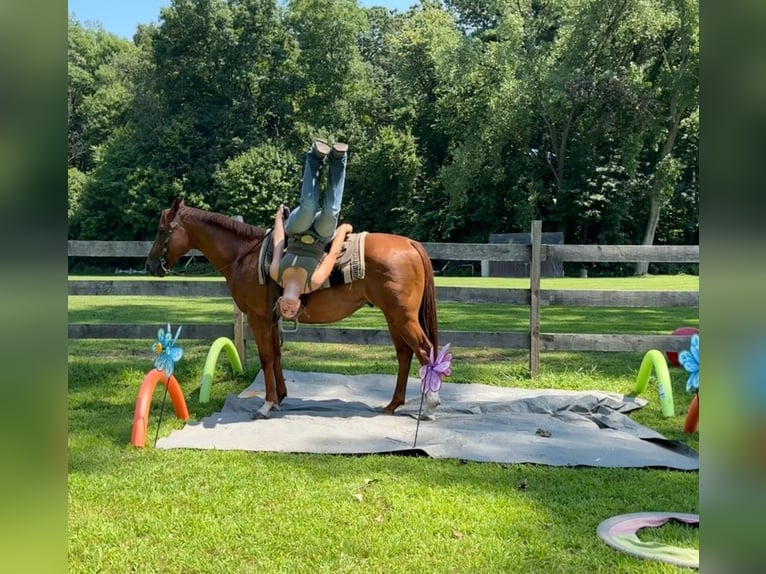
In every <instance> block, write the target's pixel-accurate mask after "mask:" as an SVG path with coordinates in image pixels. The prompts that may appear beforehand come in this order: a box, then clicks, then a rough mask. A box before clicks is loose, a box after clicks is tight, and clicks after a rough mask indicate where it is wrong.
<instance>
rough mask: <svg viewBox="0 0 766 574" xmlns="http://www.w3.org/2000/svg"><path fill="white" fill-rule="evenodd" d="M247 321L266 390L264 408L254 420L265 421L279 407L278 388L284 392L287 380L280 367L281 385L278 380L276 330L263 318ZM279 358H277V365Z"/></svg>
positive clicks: (248, 318)
mask: <svg viewBox="0 0 766 574" xmlns="http://www.w3.org/2000/svg"><path fill="white" fill-rule="evenodd" d="M247 321H248V323H249V324H250V330H251V331H252V332H253V337H254V338H255V344H256V346H257V347H258V358H259V359H260V361H261V369H263V384H264V387H265V390H266V395H265V397H264V402H263V406H262V407H261V408H260V409H258V411H257V412H256V413H255V415H254V417H253V418H256V419H265V418H268V417H269V414H270V413H271V409H272V408H275V407H278V406H279V400H280V398H279V395H278V393H277V387H278V386H281V387H282V389H283V391H284V388H285V380H284V377H283V376H282V368H281V366H280V367H279V378H280V379H281V383H279V382H278V380H277V372H276V370H275V353H274V349H275V341H274V330H273V329H272V327H271V325H270V322H268V321H266V320H265V318H263V317H256V316H254V315H253V316H251V315H248V317H247ZM276 345H277V347H278V345H279V340H278V339H277V341H276ZM278 362H279V357H277V363H278Z"/></svg>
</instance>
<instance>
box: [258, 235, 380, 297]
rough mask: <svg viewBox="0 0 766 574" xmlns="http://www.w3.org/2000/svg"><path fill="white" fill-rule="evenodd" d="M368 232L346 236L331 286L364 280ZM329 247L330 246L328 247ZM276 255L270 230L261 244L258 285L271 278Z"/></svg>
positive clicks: (331, 279) (333, 272)
mask: <svg viewBox="0 0 766 574" xmlns="http://www.w3.org/2000/svg"><path fill="white" fill-rule="evenodd" d="M366 237H367V232H366V231H363V232H361V233H350V234H349V235H347V236H346V240H345V241H344V242H343V246H342V247H341V249H340V254H339V255H338V260H337V261H336V262H335V267H334V268H333V271H332V273H331V274H330V280H329V281H330V283H329V285H327V284H326V286H328V287H329V286H330V285H340V284H343V283H351V282H352V281H355V280H357V279H364V272H365V266H364V241H365V238H366ZM328 247H329V246H328ZM273 254H274V235H273V233H272V232H271V230H269V231H268V232H267V234H266V236H265V237H264V239H263V243H262V244H261V250H260V253H259V254H258V284H259V285H265V284H266V282H267V280H268V278H269V266H270V265H271V258H272V256H273Z"/></svg>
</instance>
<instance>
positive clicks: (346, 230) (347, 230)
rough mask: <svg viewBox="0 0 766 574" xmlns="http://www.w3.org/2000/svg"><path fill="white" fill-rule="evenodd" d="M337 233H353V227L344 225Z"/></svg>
mask: <svg viewBox="0 0 766 574" xmlns="http://www.w3.org/2000/svg"><path fill="white" fill-rule="evenodd" d="M338 231H340V233H341V235H347V234H349V233H351V232H352V231H354V227H353V226H352V225H351V224H350V223H344V224H342V225H341V226H340V227H338Z"/></svg>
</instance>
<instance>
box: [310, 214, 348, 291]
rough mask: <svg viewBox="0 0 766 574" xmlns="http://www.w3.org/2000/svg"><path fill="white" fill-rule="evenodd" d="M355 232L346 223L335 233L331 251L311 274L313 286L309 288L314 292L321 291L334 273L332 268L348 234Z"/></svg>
mask: <svg viewBox="0 0 766 574" xmlns="http://www.w3.org/2000/svg"><path fill="white" fill-rule="evenodd" d="M353 230H354V228H353V227H351V225H350V224H348V223H344V224H343V225H341V226H339V227H338V229H337V230H336V232H335V238H334V239H333V240H332V245H330V251H329V252H328V253H327V255H325V257H324V259H322V262H321V263H320V264H319V265H317V268H316V269H315V270H314V272H313V273H312V274H311V285H310V286H309V287H310V288H311V290H312V291H314V290H316V289H319V288H320V287H321V286H322V285H324V282H325V281H326V280H327V278H328V277H329V276H330V273H331V272H332V268H333V266H334V265H335V260H336V259H337V258H338V254H339V253H340V249H341V247H342V246H343V242H344V241H345V240H346V234H347V233H351V232H352V231H353Z"/></svg>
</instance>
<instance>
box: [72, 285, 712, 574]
mask: <svg viewBox="0 0 766 574" xmlns="http://www.w3.org/2000/svg"><path fill="white" fill-rule="evenodd" d="M440 279H442V278H440ZM443 279H448V278H443ZM588 281H590V280H588ZM566 288H569V287H566ZM684 289H686V288H684ZM69 306H70V310H69V313H70V317H69V320H70V322H103V323H122V322H126V323H138V322H141V323H154V324H157V325H158V326H161V325H164V324H165V323H166V322H168V321H170V322H171V323H173V324H174V325H175V324H183V323H189V322H217V321H220V322H222V323H224V322H228V321H230V320H231V302H230V300H228V299H220V300H219V299H209V298H199V299H197V298H194V299H191V298H187V299H182V300H178V301H175V300H169V299H164V298H157V299H155V300H150V299H149V298H113V297H70V300H69ZM512 309H514V308H511V307H509V308H507V309H506V308H504V312H503V313H502V314H498V313H497V309H496V307H495V306H491V305H487V306H485V305H469V306H466V305H462V306H461V305H457V304H443V305H441V306H440V319H441V328H442V329H444V330H452V329H454V330H474V329H488V330H489V329H492V330H494V329H497V330H501V329H502V330H525V329H526V328H527V327H528V317H527V316H526V314H524V313H523V308H520V309H521V311H520V314H519V315H515V314H514V313H515V312H514V311H512ZM493 311H494V312H493ZM625 311H632V310H625V309H623V310H620V311H619V312H616V311H614V310H609V309H597V308H591V309H562V310H561V314H559V315H557V314H555V312H557V309H555V308H550V309H544V311H543V321H544V325H545V326H544V330H550V331H554V330H556V331H559V332H632V331H631V329H633V328H637V327H643V328H644V329H645V331H636V332H660V333H664V332H669V331H670V330H672V329H673V328H675V327H677V326H680V325H682V324H694V325H697V324H698V321H697V311H696V309H691V310H683V309H682V310H678V309H663V310H658V311H647V310H636V313H635V315H626V314H625ZM669 311H674V312H675V311H683V313H682V314H677V315H676V314H673V313H668V312H669ZM354 320H355V321H357V322H356V323H354V326H361V327H367V326H370V325H375V324H377V323H375V322H376V321H380V320H381V319H380V317H379V313H378V312H377V311H375V310H372V309H370V310H363V311H362V312H360V313H358V314H357V315H355V319H354ZM589 329H594V331H590V330H589ZM610 329H614V330H610ZM621 329H627V330H626V331H623V330H621ZM445 342H447V341H445ZM151 343H152V341H136V340H133V341H130V340H80V341H70V342H69V345H68V352H69V358H68V362H69V381H68V389H69V390H68V425H69V432H68V446H69V448H68V453H69V461H68V467H69V478H68V483H69V505H68V506H69V528H68V542H69V545H68V546H69V571H70V572H73V573H91V572H197V573H216V574H217V573H220V572H285V573H288V572H312V573H313V572H321V573H325V572H326V573H330V572H332V573H335V572H353V573H365V574H366V573H370V572H385V573H387V574H388V573H392V574H396V573H405V572H406V573H410V572H418V573H431V572H458V573H463V572H465V573H469V572H470V573H473V572H488V573H495V572H545V573H548V572H609V573H612V572H616V573H620V572H623V573H628V572H648V573H666V572H684V571H686V570H684V569H681V568H678V567H675V566H671V565H668V564H664V563H661V562H654V561H648V560H641V559H639V558H636V557H633V556H630V555H628V554H625V553H621V552H617V551H615V550H613V549H611V548H609V547H608V546H607V545H606V544H604V543H603V542H602V541H601V540H600V539H599V538H598V537H597V536H596V527H597V526H598V524H599V523H600V522H601V521H602V520H604V519H606V518H609V517H611V516H614V515H617V514H623V513H628V512H641V511H646V510H665V511H677V512H692V513H698V512H699V509H698V487H699V482H698V474H697V473H693V472H676V471H664V470H649V469H646V470H642V469H601V468H578V469H575V468H561V467H546V466H537V465H505V464H486V463H468V464H463V463H461V462H460V461H455V460H431V459H425V458H406V457H396V456H383V455H370V456H363V457H345V456H324V455H301V454H277V453H243V452H220V451H207V450H206V451H194V450H169V451H167V450H155V449H153V448H152V447H151V445H152V444H153V442H154V437H155V434H159V436H167V435H168V434H169V433H170V432H171V430H173V429H178V428H181V427H182V426H183V423H182V422H181V421H178V420H177V419H175V417H174V416H173V412H172V408H171V407H170V405H169V404H166V405H165V411H164V417H163V420H162V423H161V425H159V428H158V414H159V410H160V404H161V402H162V392H161V390H157V391H156V392H155V396H154V397H153V402H152V410H151V413H150V424H149V431H148V433H147V444H148V447H147V448H145V449H135V448H133V447H131V446H130V434H131V421H132V416H133V411H134V408H135V401H136V393H137V391H138V386H139V385H140V383H141V381H142V379H143V376H144V375H145V373H146V372H147V371H148V370H149V369H150V368H151V366H152V361H153V354H152V350H151V348H150V346H151ZM210 343H211V341H194V340H183V336H182V340H181V345H182V346H183V348H184V358H183V359H182V360H181V361H180V362H179V363H178V365H177V366H176V377H177V378H178V380H179V382H180V384H181V387H182V389H183V391H184V393H185V395H186V397H187V405H188V407H189V411H190V415H191V418H192V420H199V419H201V418H203V417H205V416H208V415H210V414H212V413H213V412H216V411H218V410H220V409H221V407H222V406H223V403H224V401H225V399H226V397H227V395H228V394H230V393H238V392H239V391H241V390H242V389H244V388H246V387H247V386H248V385H249V384H250V381H251V380H252V379H253V378H254V377H255V375H256V374H257V372H258V369H259V365H258V360H257V353H256V351H255V348H254V346H253V343H252V341H248V346H247V361H246V365H245V373H244V374H243V375H241V376H235V375H234V374H233V373H232V372H231V369H230V368H229V367H228V365H227V364H226V362H225V361H224V360H220V365H219V366H218V367H217V369H216V375H215V380H214V384H213V386H212V392H211V400H210V403H208V404H206V405H201V404H200V403H199V401H198V390H199V381H200V378H201V374H202V368H203V364H204V361H205V358H206V355H207V351H208V349H209V346H210ZM282 351H283V364H284V367H285V368H286V369H291V370H302V371H322V372H337V373H342V374H349V375H353V374H364V373H380V374H384V375H390V376H391V387H392V389H393V376H394V374H395V372H396V361H395V355H394V351H393V349H392V348H390V347H389V346H385V345H382V346H372V347H363V346H358V345H321V344H309V343H286V344H285V345H284V346H283V349H282ZM454 351H455V358H454V361H453V373H452V376H451V377H450V379H449V380H450V381H452V382H454V383H467V382H480V383H484V384H490V385H498V386H509V387H522V388H561V389H574V390H593V389H597V390H606V391H614V392H622V393H627V392H630V391H631V390H632V388H633V386H634V384H635V376H636V373H637V371H638V367H639V365H640V362H641V358H642V356H641V354H640V353H544V354H543V357H542V367H541V373H540V376H539V378H536V379H534V380H532V379H530V378H529V370H528V360H529V357H528V353H526V352H525V351H514V350H504V349H482V348H475V349H473V348H458V349H454ZM411 374H412V375H413V376H414V375H415V374H416V370H415V367H414V366H413V370H412V373H411ZM671 378H672V380H671V383H672V387H673V392H674V398H675V405H676V414H675V416H674V417H669V418H665V417H663V416H662V414H661V412H660V406H659V398H658V396H657V388H656V384H650V385H649V387H648V389H647V391H646V393H645V394H644V395H643V396H644V397H645V398H647V399H648V401H649V404H648V405H647V406H646V407H645V408H643V409H641V410H639V411H638V412H635V413H633V414H632V415H631V417H632V418H633V419H634V420H636V421H637V422H639V423H641V424H643V425H646V426H648V427H650V428H653V429H655V430H657V431H658V432H660V433H661V434H663V435H664V436H666V437H667V438H671V439H677V440H680V441H682V442H684V443H686V444H688V445H689V446H691V447H693V448H697V447H698V446H699V443H698V437H697V435H696V434H695V435H685V434H684V433H682V432H681V428H682V425H683V421H684V417H685V415H686V411H687V410H688V406H689V403H690V400H691V396H690V395H689V393H686V391H685V387H684V384H685V373H684V372H683V371H682V370H679V369H671ZM288 392H289V388H288ZM641 538H642V539H643V540H659V541H661V542H662V543H664V544H671V545H678V546H683V547H694V548H698V547H699V534H698V530H697V529H690V528H688V527H681V526H678V525H667V526H665V527H663V528H661V529H657V530H656V533H655V532H653V531H646V530H645V531H642V532H641Z"/></svg>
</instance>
